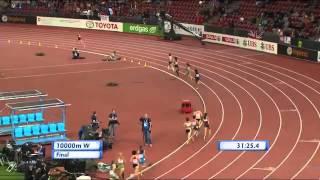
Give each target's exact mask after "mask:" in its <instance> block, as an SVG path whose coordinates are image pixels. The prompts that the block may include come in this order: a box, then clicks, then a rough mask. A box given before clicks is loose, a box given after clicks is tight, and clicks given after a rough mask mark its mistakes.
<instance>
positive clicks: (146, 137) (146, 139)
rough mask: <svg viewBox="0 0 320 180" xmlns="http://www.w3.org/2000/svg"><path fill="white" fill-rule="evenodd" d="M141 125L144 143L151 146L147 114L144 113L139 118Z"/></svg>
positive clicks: (149, 124)
mask: <svg viewBox="0 0 320 180" xmlns="http://www.w3.org/2000/svg"><path fill="white" fill-rule="evenodd" d="M140 122H141V126H142V137H143V141H144V144H145V145H148V146H150V147H152V141H151V127H152V123H151V118H149V117H148V114H145V115H144V116H143V117H141V118H140Z"/></svg>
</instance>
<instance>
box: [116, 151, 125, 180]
mask: <svg viewBox="0 0 320 180" xmlns="http://www.w3.org/2000/svg"><path fill="white" fill-rule="evenodd" d="M124 164H125V160H124V157H123V154H122V153H121V152H120V153H119V156H118V159H117V168H118V169H119V176H120V177H121V179H123V180H124V179H125V178H124Z"/></svg>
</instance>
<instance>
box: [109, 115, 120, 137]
mask: <svg viewBox="0 0 320 180" xmlns="http://www.w3.org/2000/svg"><path fill="white" fill-rule="evenodd" d="M118 125H120V123H119V121H118V115H117V113H116V110H114V109H113V110H112V112H111V113H110V114H109V123H108V127H109V133H110V136H111V137H114V136H115V130H116V127H117V126H118Z"/></svg>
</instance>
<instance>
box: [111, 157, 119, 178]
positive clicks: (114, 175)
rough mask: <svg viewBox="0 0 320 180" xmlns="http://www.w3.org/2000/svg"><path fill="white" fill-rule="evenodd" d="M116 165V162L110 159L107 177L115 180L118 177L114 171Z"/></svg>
mask: <svg viewBox="0 0 320 180" xmlns="http://www.w3.org/2000/svg"><path fill="white" fill-rule="evenodd" d="M116 169H117V165H116V163H115V162H114V161H113V160H112V161H111V170H110V171H109V179H110V180H117V179H119V176H118V175H117V173H116Z"/></svg>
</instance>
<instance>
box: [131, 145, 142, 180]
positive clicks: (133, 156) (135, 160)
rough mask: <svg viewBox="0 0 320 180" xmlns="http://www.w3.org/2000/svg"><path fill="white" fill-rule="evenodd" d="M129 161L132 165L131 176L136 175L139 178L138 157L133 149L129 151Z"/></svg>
mask: <svg viewBox="0 0 320 180" xmlns="http://www.w3.org/2000/svg"><path fill="white" fill-rule="evenodd" d="M130 161H131V163H132V167H133V170H134V173H133V174H131V175H130V176H131V177H137V179H138V180H140V167H139V157H138V155H137V151H136V150H133V151H132V153H131V158H130Z"/></svg>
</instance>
